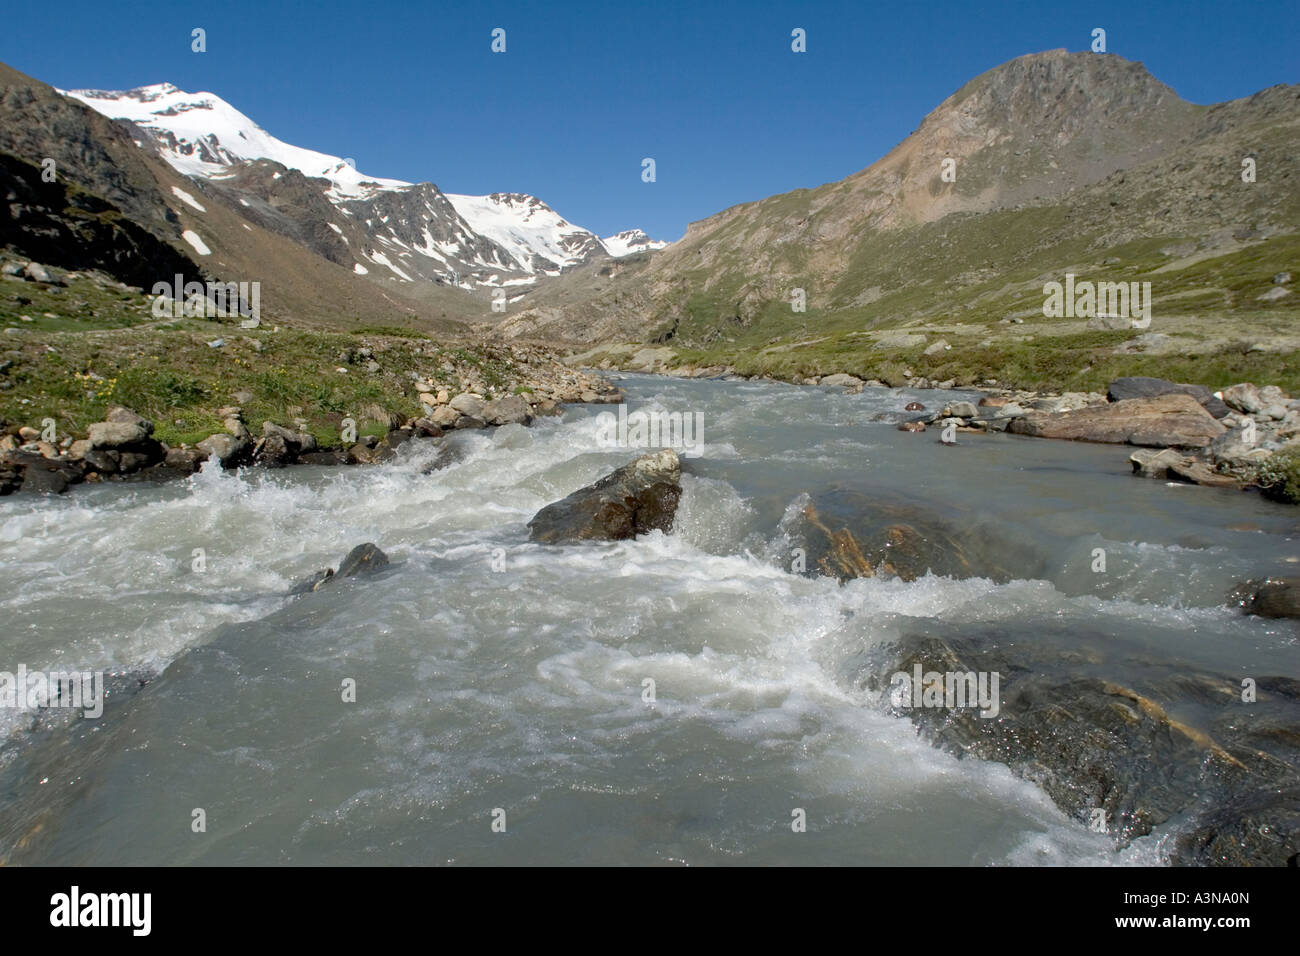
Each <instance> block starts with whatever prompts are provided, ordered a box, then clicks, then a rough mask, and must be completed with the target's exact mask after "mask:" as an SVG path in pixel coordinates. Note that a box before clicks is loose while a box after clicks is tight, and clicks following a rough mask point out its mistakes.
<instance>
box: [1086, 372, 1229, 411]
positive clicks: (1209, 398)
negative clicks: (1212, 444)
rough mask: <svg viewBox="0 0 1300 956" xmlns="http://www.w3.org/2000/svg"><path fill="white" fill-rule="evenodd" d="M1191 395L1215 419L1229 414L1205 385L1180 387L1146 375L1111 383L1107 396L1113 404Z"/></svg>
mask: <svg viewBox="0 0 1300 956" xmlns="http://www.w3.org/2000/svg"><path fill="white" fill-rule="evenodd" d="M1178 394H1182V395H1190V396H1192V398H1194V399H1196V400H1197V401H1198V402H1200V404H1201V407H1203V408H1204V409H1205V410H1206V411H1207V412H1209V413H1210V414H1211V415H1213V416H1214V417H1215V418H1222V417H1223V416H1224V415H1226V414H1228V411H1229V408H1228V406H1227V405H1225V404H1224V403H1223V401H1222V400H1220V399H1218V398H1215V397H1214V393H1213V392H1211V391H1210V390H1209V389H1208V388H1206V387H1205V386H1204V385H1178V384H1175V383H1174V382H1167V381H1165V380H1164V379H1163V378H1149V377H1147V376H1145V375H1134V376H1130V377H1128V378H1117V379H1115V381H1113V382H1111V383H1110V388H1108V389H1107V390H1106V396H1107V397H1108V398H1109V399H1110V400H1111V401H1112V402H1124V401H1128V400H1129V399H1130V398H1155V397H1157V396H1159V395H1178Z"/></svg>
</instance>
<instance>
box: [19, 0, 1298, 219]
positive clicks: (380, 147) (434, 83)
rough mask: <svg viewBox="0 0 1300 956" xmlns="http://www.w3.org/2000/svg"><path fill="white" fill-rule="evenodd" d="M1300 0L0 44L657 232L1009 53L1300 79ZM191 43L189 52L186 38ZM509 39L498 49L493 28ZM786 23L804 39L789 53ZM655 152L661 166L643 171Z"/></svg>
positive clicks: (513, 6)
mask: <svg viewBox="0 0 1300 956" xmlns="http://www.w3.org/2000/svg"><path fill="white" fill-rule="evenodd" d="M1298 9H1300V3H1298V2H1297V0H1251V2H1249V3H1244V4H1242V3H1227V2H1219V3H1206V2H1200V0H1159V2H1150V3H1143V2H1140V0H1127V2H1118V3H1112V2H1092V3H1074V2H1067V3H1050V2H997V0H990V2H985V3H978V2H948V0H929V2H908V0H904V2H897V0H895V2H891V3H873V2H856V3H827V2H824V3H812V4H804V3H770V2H754V3H748V4H744V3H710V2H707V0H700V2H699V3H686V2H683V3H675V2H662V0H651V2H645V3H638V2H628V3H619V2H613V3H610V2H604V3H565V2H563V0H551V2H537V3H481V4H480V3H461V4H445V3H437V2H429V0H408V2H406V3H390V2H383V0H380V2H371V3H366V2H362V0H357V2H352V3H346V4H345V3H336V2H332V0H320V2H313V3H298V2H294V3H277V2H275V0H265V2H237V3H227V2H222V0H211V2H207V3H188V2H184V0H160V2H156V3H129V2H122V3H113V2H95V3H86V2H76V0H73V2H66V3H59V4H56V5H51V4H45V3H34V2H31V3H21V2H11V3H8V4H6V5H5V8H4V13H3V17H2V22H0V60H3V61H4V62H6V63H8V64H9V65H11V66H13V67H15V68H16V69H19V70H22V71H23V72H25V73H29V74H31V75H33V76H35V77H37V78H38V79H41V80H44V81H46V82H48V83H52V84H54V85H55V86H58V87H61V88H64V89H67V88H80V87H98V88H103V89H128V88H130V87H135V86H142V85H145V84H147V83H157V82H162V81H168V82H171V83H175V84H176V85H177V86H179V87H181V88H183V89H186V90H190V91H195V90H208V91H211V92H214V93H217V94H218V95H220V96H222V97H223V98H225V99H226V100H228V101H230V102H231V103H232V104H234V105H235V106H236V107H238V108H239V109H240V110H242V111H243V112H245V113H247V114H248V115H249V116H250V117H252V119H253V120H255V121H256V122H257V123H258V124H260V125H261V126H262V127H263V128H264V129H266V130H267V131H268V132H270V133H272V134H273V135H275V136H277V137H279V138H280V139H282V140H285V141H287V142H290V143H293V144H295V145H298V146H305V147H310V148H313V149H318V150H322V151H324V152H328V153H333V154H336V155H339V156H348V157H352V158H354V159H355V160H356V162H357V167H358V168H359V169H360V170H362V171H363V172H365V173H369V174H371V175H375V176H390V177H394V178H398V179H406V180H411V181H415V182H419V181H425V180H428V181H432V182H435V183H437V184H438V186H439V187H441V188H442V189H443V190H445V191H447V192H459V193H488V192H495V191H518V192H528V193H532V194H534V195H537V196H540V197H541V198H542V199H544V200H545V201H546V202H548V203H550V204H551V205H552V206H553V207H554V208H555V209H556V210H558V211H559V212H560V213H561V215H563V216H565V217H567V218H568V219H569V220H570V221H572V222H575V223H577V224H579V225H581V226H585V227H587V228H589V229H592V230H595V231H596V232H597V233H599V234H601V235H608V234H610V233H612V232H615V231H617V230H619V229H624V228H630V227H632V226H640V227H642V228H644V229H645V230H646V231H647V232H649V233H650V234H651V235H653V236H656V237H658V238H664V239H676V238H679V237H680V236H681V234H682V232H683V231H684V230H685V228H686V224H687V223H688V222H690V221H691V220H694V219H700V218H703V217H704V216H707V215H710V214H712V213H714V212H717V211H719V210H721V209H724V208H726V207H727V206H730V205H733V204H735V203H738V202H744V201H747V200H752V199H760V198H762V197H764V196H768V195H771V194H773V193H779V192H785V191H787V190H790V189H794V188H798V187H801V186H816V185H819V184H821V183H824V182H830V181H833V180H837V179H841V178H843V177H844V176H847V175H848V174H850V173H853V172H856V171H857V170H859V169H862V168H864V167H866V166H868V165H870V164H871V163H872V162H874V161H875V160H876V159H878V158H880V157H881V156H882V155H884V154H885V153H886V152H888V151H889V150H890V149H891V148H892V147H893V146H894V145H895V144H896V143H897V142H898V141H899V140H901V139H903V138H904V137H905V136H907V134H908V133H910V132H911V131H912V130H914V129H916V127H917V126H918V125H919V124H920V121H921V119H922V117H924V116H925V114H926V113H928V112H929V111H930V110H931V109H933V108H934V107H935V106H936V105H937V104H938V103H939V102H940V101H942V100H943V99H944V98H945V97H946V96H948V95H949V94H950V93H952V92H953V91H954V90H956V89H957V88H958V87H960V86H961V85H962V84H963V83H965V82H966V81H967V80H969V79H971V78H972V77H974V76H976V75H978V74H979V73H982V72H984V71H985V70H988V69H990V68H992V67H994V66H996V65H998V64H999V63H1003V62H1005V61H1006V60H1009V59H1011V58H1013V57H1016V56H1019V55H1021V54H1024V53H1032V52H1039V51H1042V50H1050V49H1056V48H1061V47H1064V48H1066V49H1069V50H1086V49H1088V47H1089V45H1090V43H1091V31H1092V29H1093V27H1098V26H1100V27H1104V28H1105V29H1106V31H1107V48H1108V52H1111V53H1117V54H1119V55H1121V56H1123V57H1126V58H1128V59H1132V60H1139V61H1141V62H1143V63H1145V64H1146V66H1147V69H1149V70H1150V71H1151V72H1152V73H1153V74H1154V75H1155V76H1156V77H1157V78H1159V79H1161V80H1163V81H1164V82H1165V83H1168V84H1169V85H1170V86H1172V87H1173V88H1174V89H1175V90H1176V91H1177V92H1178V94H1179V95H1181V96H1182V97H1183V98H1184V99H1188V100H1191V101H1193V102H1197V103H1211V102H1217V101H1220V100H1226V99H1233V98H1236V97H1240V96H1246V95H1248V94H1250V93H1253V92H1255V91H1257V90H1260V89H1263V88H1265V87H1268V86H1272V85H1274V84H1277V83H1295V82H1297V81H1300V71H1298V70H1297V61H1298V59H1300V57H1298V55H1297V51H1298V50H1300V42H1297V36H1300V32H1298V31H1297V25H1298V24H1297V10H1298ZM194 27H203V28H204V29H205V30H206V31H207V44H208V50H207V52H206V53H203V54H196V53H192V52H191V51H190V31H191V29H193V28H194ZM494 27H502V28H504V29H505V30H506V31H507V33H506V37H507V51H506V53H505V54H493V53H492V52H491V51H490V49H489V47H490V42H491V37H490V32H491V30H492V28H494ZM795 27H802V28H804V29H805V30H806V31H807V35H808V52H807V53H804V54H795V53H792V52H791V50H790V31H791V30H792V29H793V28H795ZM646 156H651V157H654V159H655V161H656V163H657V166H658V181H657V182H655V183H653V184H647V183H643V182H642V181H641V160H642V158H643V157H646Z"/></svg>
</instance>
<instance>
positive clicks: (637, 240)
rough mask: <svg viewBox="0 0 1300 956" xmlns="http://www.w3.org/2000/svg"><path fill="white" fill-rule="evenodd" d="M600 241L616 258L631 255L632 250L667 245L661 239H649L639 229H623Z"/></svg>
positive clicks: (644, 249) (636, 250) (640, 250)
mask: <svg viewBox="0 0 1300 956" xmlns="http://www.w3.org/2000/svg"><path fill="white" fill-rule="evenodd" d="M600 241H601V244H602V245H603V246H604V247H605V250H606V251H607V252H608V253H609V254H610V255H611V256H614V257H616V258H618V257H621V256H627V255H631V254H632V253H634V252H647V251H650V250H653V249H662V248H663V247H664V246H666V245H668V243H666V242H664V241H663V240H662V239H651V238H650V237H649V236H647V235H646V234H645V233H644V232H642V231H641V230H640V229H624V230H623V231H622V232H620V233H617V234H616V235H613V236H610V237H608V238H606V239H602V240H600Z"/></svg>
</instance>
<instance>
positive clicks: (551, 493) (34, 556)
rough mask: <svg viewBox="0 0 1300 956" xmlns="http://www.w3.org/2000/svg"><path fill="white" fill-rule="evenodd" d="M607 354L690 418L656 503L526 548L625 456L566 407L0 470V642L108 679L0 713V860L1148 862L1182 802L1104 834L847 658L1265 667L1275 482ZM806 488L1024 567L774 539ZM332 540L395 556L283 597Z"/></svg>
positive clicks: (883, 395) (1276, 658)
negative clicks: (922, 565) (43, 488)
mask: <svg viewBox="0 0 1300 956" xmlns="http://www.w3.org/2000/svg"><path fill="white" fill-rule="evenodd" d="M620 384H621V385H622V386H623V387H624V388H625V389H626V390H627V393H628V404H629V406H630V407H631V408H633V409H637V408H641V409H660V410H664V411H670V412H683V413H695V412H699V413H701V414H702V415H703V419H702V420H703V423H704V440H705V443H706V447H705V449H704V453H703V454H702V455H701V456H700V457H698V458H693V459H685V464H686V471H687V474H686V475H685V477H684V478H683V488H684V495H683V498H682V502H681V506H680V508H679V511H678V515H677V521H676V527H675V529H674V533H672V534H670V535H667V536H665V535H663V534H660V533H658V532H655V533H652V534H651V535H649V536H647V537H643V538H640V539H637V540H635V541H626V542H619V543H600V544H586V545H582V546H562V547H556V546H542V545H535V544H530V543H528V536H527V530H526V527H525V526H526V524H527V522H528V520H529V519H530V518H531V517H532V516H533V514H535V513H536V512H537V510H538V509H540V508H541V507H543V506H544V505H546V504H548V503H549V502H552V501H555V500H557V499H559V498H562V497H563V496H564V495H566V494H568V493H569V492H571V491H573V490H575V489H576V488H578V487H580V486H582V485H584V484H587V483H589V482H591V481H594V480H595V479H597V478H598V477H600V476H601V475H603V474H606V473H608V472H609V471H611V470H612V469H613V468H615V467H617V466H618V465H621V464H623V463H625V462H627V461H628V460H630V459H631V457H633V456H634V454H636V452H634V451H631V450H628V449H618V448H614V449H610V448H602V447H599V445H598V443H597V433H598V427H597V422H596V419H595V416H596V415H597V414H598V413H599V412H601V411H604V410H606V409H604V408H601V407H576V408H571V409H570V410H568V411H567V412H566V413H565V415H564V416H563V417H562V418H554V419H542V420H540V421H538V422H536V423H535V424H534V425H533V426H532V427H530V428H522V427H519V426H507V427H504V428H501V429H498V430H496V431H483V432H474V433H463V432H462V433H454V434H453V435H452V436H450V437H449V438H448V439H447V445H448V446H449V447H450V448H452V449H453V450H454V452H453V453H452V454H451V455H446V453H443V454H444V455H445V457H444V458H443V459H442V461H443V465H442V467H439V468H435V469H432V470H431V469H430V467H429V466H430V464H431V463H433V462H434V461H435V459H437V458H438V456H439V452H438V449H437V444H436V443H434V442H421V443H410V444H408V445H406V446H403V448H402V449H401V453H400V455H399V457H398V458H397V460H396V461H394V462H391V463H387V464H382V465H375V466H366V467H354V468H334V469H327V468H317V467H295V468H290V469H285V470H280V471H245V472H242V473H239V474H234V473H221V472H220V471H217V470H215V469H213V468H211V467H206V468H205V470H204V471H203V472H201V473H200V474H198V475H196V476H195V477H193V478H192V479H189V480H186V481H183V482H176V483H171V484H165V485H158V486H146V485H125V484H107V483H106V484H101V485H84V486H79V487H77V488H75V489H74V490H73V492H72V493H70V494H68V495H65V496H62V497H54V498H33V497H29V496H11V497H9V498H5V499H0V615H2V619H3V620H4V622H5V624H4V627H3V638H2V639H0V649H2V650H3V659H2V660H0V669H6V670H9V671H14V670H15V669H16V668H17V667H18V666H19V665H20V664H22V665H25V666H26V667H27V668H29V669H46V670H71V669H82V670H104V671H107V672H110V673H115V674H118V675H123V679H121V680H119V681H118V682H117V683H116V684H114V685H113V687H114V693H113V694H112V695H110V698H109V702H108V705H107V706H106V708H105V711H104V714H103V716H102V717H100V718H98V719H69V720H62V721H60V720H57V719H54V717H50V716H42V717H38V718H36V719H35V720H34V718H33V716H32V714H31V713H29V712H18V711H16V710H15V709H13V708H9V709H8V710H6V711H0V719H3V720H4V724H3V727H0V734H3V739H4V740H5V741H6V743H5V744H4V746H3V748H0V781H2V783H0V859H3V860H6V861H7V862H11V863H39V864H145V863H161V864H189V863H193V864H324V863H344V864H347V863H373V864H381V863H398V864H443V863H455V864H538V863H561V864H571V863H581V864H621V863H635V864H727V863H748V864H824V863H831V864H876V863H902V864H959V865H990V864H992V865H1018V864H1076V865H1091V864H1096V865H1124V864H1140V865H1150V864H1156V863H1160V862H1162V861H1163V860H1164V858H1165V850H1166V848H1167V846H1168V841H1169V839H1170V837H1171V834H1172V831H1173V830H1174V829H1176V827H1177V826H1178V825H1179V824H1178V823H1176V822H1171V823H1169V824H1167V825H1163V826H1161V827H1159V828H1157V829H1156V830H1155V831H1154V832H1153V833H1151V834H1149V835H1147V836H1143V837H1141V838H1140V839H1137V840H1134V841H1133V842H1132V843H1131V844H1130V845H1128V846H1127V847H1125V848H1123V849H1116V846H1115V843H1114V841H1113V840H1112V839H1110V838H1109V837H1107V836H1106V835H1105V834H1099V833H1094V832H1091V831H1090V830H1089V828H1088V827H1087V826H1085V825H1084V824H1083V823H1082V822H1081V821H1079V820H1077V819H1074V818H1071V817H1069V816H1067V815H1066V814H1065V813H1063V812H1062V811H1061V810H1060V809H1059V808H1058V807H1057V806H1056V805H1055V804H1054V803H1053V802H1052V800H1051V799H1049V798H1048V797H1047V795H1046V794H1045V793H1044V792H1043V791H1042V790H1040V789H1039V788H1038V787H1037V786H1035V785H1034V784H1032V783H1030V782H1027V781H1025V780H1022V779H1020V778H1018V777H1017V776H1015V775H1013V774H1012V773H1011V771H1010V770H1008V769H1007V768H1006V767H1005V766H1003V765H1001V764H999V763H995V762H987V761H980V760H974V759H957V758H956V757H954V756H952V755H950V754H948V753H946V752H944V751H942V750H940V749H937V748H935V747H933V746H931V744H930V743H928V742H927V741H926V740H925V739H924V738H923V737H920V736H918V734H917V731H916V729H915V727H914V726H913V725H912V723H911V722H910V721H908V720H906V719H903V718H900V717H899V716H896V715H895V714H892V713H890V712H889V707H888V703H889V702H888V700H886V699H884V695H882V694H881V692H879V691H871V690H868V689H866V688H865V686H864V685H863V682H862V681H861V679H860V677H861V668H862V661H863V656H864V654H867V653H868V652H869V651H870V649H871V648H873V647H878V646H880V645H882V644H883V643H885V642H888V641H890V640H892V639H895V638H897V636H898V635H899V634H900V633H901V632H902V630H903V629H905V628H909V627H913V626H915V625H917V623H918V622H920V623H922V624H924V622H926V621H934V622H941V623H943V624H944V625H945V626H948V627H953V626H955V627H957V628H959V629H960V628H968V627H969V628H976V627H989V626H998V627H1002V628H1012V629H1015V632H1016V633H1018V634H1022V635H1023V636H1024V639H1025V640H1036V639H1038V636H1040V635H1041V636H1042V638H1041V639H1042V640H1045V641H1048V640H1050V641H1058V642H1063V643H1065V644H1068V645H1070V646H1071V647H1074V648H1078V647H1087V648H1092V649H1094V650H1095V651H1096V652H1097V653H1098V654H1101V655H1105V656H1106V657H1108V659H1111V660H1114V659H1117V658H1118V659H1123V660H1126V661H1131V662H1132V663H1131V667H1132V668H1133V669H1135V670H1136V671H1138V672H1139V673H1137V674H1136V675H1135V676H1134V680H1138V679H1140V678H1141V676H1142V675H1141V673H1140V672H1141V670H1142V669H1143V668H1156V667H1168V668H1195V669H1200V670H1212V671H1214V672H1216V673H1221V674H1225V675H1228V676H1230V677H1231V676H1233V675H1251V674H1260V673H1271V674H1295V673H1297V672H1298V668H1297V663H1300V648H1298V647H1297V639H1296V631H1295V628H1294V624H1292V623H1290V622H1277V621H1266V620H1261V619H1254V618H1245V617H1242V616H1240V615H1239V614H1236V613H1234V612H1233V611H1231V610H1229V609H1228V608H1227V607H1225V605H1224V596H1225V594H1226V592H1227V591H1228V590H1229V588H1230V587H1231V585H1232V584H1233V583H1234V582H1235V581H1237V580H1239V579H1241V578H1245V577H1255V576H1261V575H1264V574H1268V573H1287V572H1289V573H1292V574H1294V573H1295V568H1296V563H1295V562H1296V561H1297V558H1300V518H1297V517H1296V512H1295V511H1294V510H1288V509H1286V508H1284V507H1282V506H1278V505H1275V504H1271V503H1269V502H1266V501H1263V500H1261V499H1260V498H1258V497H1257V496H1253V495H1246V494H1242V493H1237V492H1226V491H1223V490H1215V489H1208V488H1200V487H1195V486H1190V485H1182V486H1171V485H1168V484H1166V483H1165V482H1162V481H1151V480H1143V479H1139V478H1137V477H1134V476H1133V475H1132V474H1131V473H1130V468H1129V465H1128V462H1127V451H1128V450H1127V449H1124V448H1122V447H1118V446H1103V445H1087V444H1076V443H1069V442H1057V441H1048V440H1041V439H1030V438H1021V437H1016V436H1008V435H996V434H994V435H968V434H965V433H963V434H961V435H960V436H959V444H958V445H956V446H953V447H946V446H944V445H942V444H940V443H939V442H938V441H937V437H938V436H937V430H935V429H931V430H930V431H928V432H926V433H924V434H920V435H915V434H908V433H903V432H899V431H897V430H896V429H895V428H894V427H893V425H892V424H889V423H888V422H880V421H873V420H872V419H873V416H875V415H876V414H878V413H881V412H888V413H897V412H900V411H901V410H902V408H903V405H904V404H905V403H906V402H908V401H910V400H917V401H921V402H923V403H925V404H926V405H927V406H928V407H932V406H933V405H934V404H935V403H937V402H940V401H942V400H944V399H945V398H958V397H961V398H969V397H970V395H969V394H961V395H959V394H958V393H938V392H933V391H908V390H893V389H868V390H866V391H865V392H863V393H861V394H857V395H851V394H843V393H841V392H839V391H838V390H829V389H823V388H802V387H795V386H788V385H780V384H769V383H757V382H718V381H689V380H676V379H671V378H658V377H649V376H628V377H625V378H624V379H623V380H622V381H621V382H620ZM447 461H450V463H449V464H447V463H445V462H447ZM832 486H834V487H841V488H849V489H853V490H857V491H861V492H864V493H867V494H871V495H877V494H881V495H886V494H887V495H900V496H906V497H907V498H909V499H911V500H915V501H919V502H925V503H928V504H929V505H931V506H933V507H934V508H936V509H938V510H940V511H942V512H943V513H944V514H945V515H947V516H948V517H949V518H950V519H951V520H953V521H956V522H958V523H962V524H964V525H965V526H966V527H967V528H968V529H969V530H970V531H971V532H972V533H973V534H976V535H979V534H983V533H985V532H987V533H988V534H989V535H991V536H993V537H996V539H997V540H998V541H999V542H1001V543H1000V544H999V547H1003V548H1006V549H1009V551H1010V552H1011V553H1010V554H1009V555H1008V557H1009V558H1012V559H1014V562H1013V563H1015V564H1016V566H1017V567H1020V568H1021V569H1022V571H1021V573H1020V575H1019V576H1017V577H1015V578H1013V579H1012V580H1010V581H1005V582H1003V583H997V582H995V581H993V580H990V579H986V578H979V577H976V578H970V579H966V580H953V579H948V578H938V577H934V576H932V575H927V576H925V577H922V578H920V579H919V580H915V581H912V582H904V581H902V580H899V579H896V578H893V579H891V578H886V577H875V578H870V579H864V580H853V581H850V582H848V583H847V584H843V585H841V584H839V583H837V582H836V581H835V580H834V579H831V578H828V577H812V576H804V575H798V574H794V573H791V572H790V570H789V564H790V561H789V554H788V551H789V549H788V547H787V545H788V541H787V539H786V527H787V523H788V522H789V520H790V518H791V515H793V514H795V513H797V511H798V508H799V502H800V500H801V497H800V496H801V495H804V494H805V493H815V492H817V491H818V490H820V489H824V488H827V487H832ZM364 541H373V542H375V543H376V544H378V545H379V546H380V547H381V548H383V549H384V551H386V552H387V553H388V555H389V556H390V558H391V559H392V561H393V566H392V567H391V568H390V569H388V570H387V571H385V572H383V573H381V574H379V575H378V576H376V577H373V578H369V579H364V580H355V581H349V582H345V583H344V584H342V585H340V586H336V587H333V588H330V589H327V590H324V591H321V592H319V593H315V594H309V595H307V596H305V597H302V598H298V599H289V598H287V597H286V592H287V591H288V590H289V588H290V587H291V586H292V585H293V584H295V583H296V582H297V581H299V580H301V579H303V578H305V577H308V576H309V575H310V574H311V573H312V572H313V571H315V570H317V569H319V568H324V567H327V566H337V564H338V562H339V560H340V559H341V557H342V556H343V555H344V554H346V553H347V551H348V550H349V549H351V548H352V547H353V546H354V545H356V544H359V543H361V542H364ZM196 549H201V551H199V552H197V553H196ZM1097 549H1102V551H1104V554H1105V570H1104V571H1097V570H1094V569H1095V567H1096V565H1097V561H1096V554H1097ZM138 676H147V677H148V678H149V682H148V683H147V684H146V685H145V686H144V687H142V688H141V689H139V691H138V692H133V691H134V688H135V686H137V683H138V682H137V680H136V678H137V677H138ZM349 680H350V681H355V701H347V700H345V699H344V698H345V697H346V696H349V695H348V694H347V693H346V692H345V691H344V690H343V689H342V688H343V687H344V683H345V682H346V681H349ZM648 681H649V682H653V684H652V685H651V684H648V683H647V682H648ZM651 687H653V699H652V700H651V699H649V698H650V696H651V695H650V693H649V690H650V688H651ZM1187 707H1188V708H1194V707H1195V705H1194V704H1192V703H1189V704H1188V705H1187ZM56 716H57V715H56ZM33 723H35V724H37V726H36V728H35V729H33V727H32V725H33ZM199 811H201V813H199ZM800 814H802V819H804V820H806V829H805V830H803V831H802V832H798V830H799V828H798V827H796V826H792V821H797V820H798V819H800ZM200 819H201V821H202V823H203V826H202V827H199V826H198V823H196V821H197V820H200Z"/></svg>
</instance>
